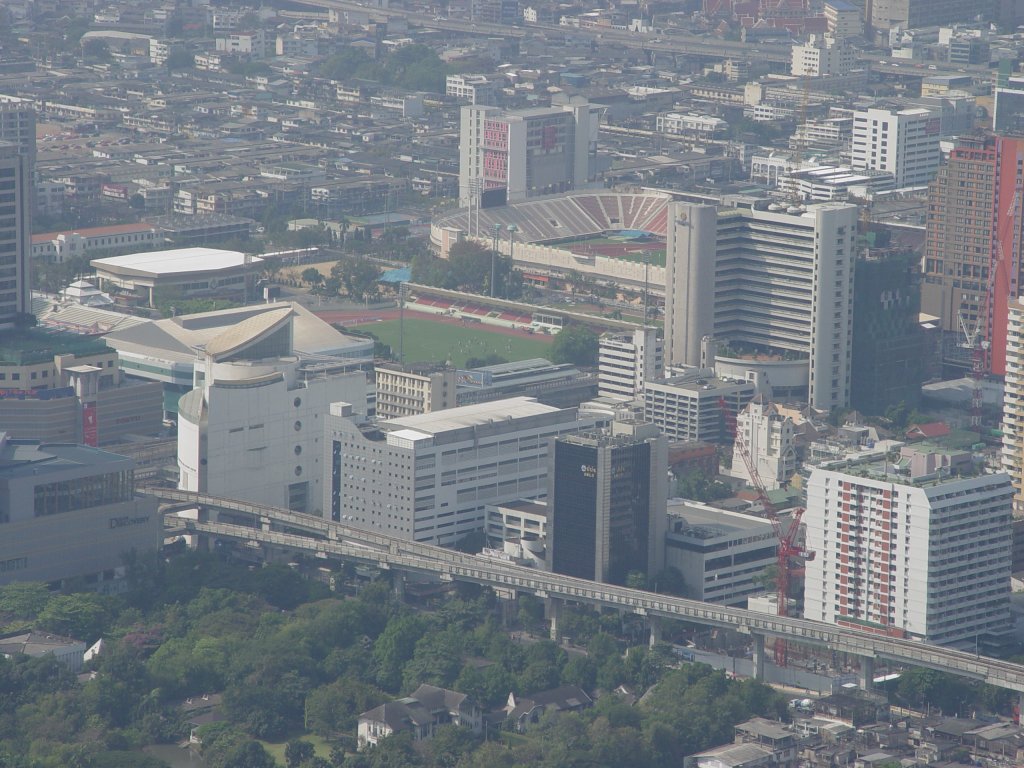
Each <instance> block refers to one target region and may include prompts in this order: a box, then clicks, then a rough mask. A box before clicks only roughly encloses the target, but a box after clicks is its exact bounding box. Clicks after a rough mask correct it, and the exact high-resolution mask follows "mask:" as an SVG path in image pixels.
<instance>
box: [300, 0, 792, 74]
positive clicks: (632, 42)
mask: <svg viewBox="0 0 1024 768" xmlns="http://www.w3.org/2000/svg"><path fill="white" fill-rule="evenodd" d="M301 2H302V4H303V5H309V6H313V7H316V8H323V9H325V10H336V11H360V12H363V13H369V14H371V15H373V16H376V17H380V18H382V19H385V18H387V17H388V16H400V17H402V18H405V19H408V21H409V22H410V23H412V24H418V25H420V26H422V27H427V28H431V29H442V30H447V31H449V32H463V33H466V34H477V35H491V36H501V37H525V36H526V35H528V34H531V33H533V32H553V33H556V34H574V35H583V36H588V37H592V38H594V39H598V38H599V39H601V40H602V41H614V42H616V43H619V44H621V45H623V46H626V47H627V48H641V49H643V50H647V51H654V52H656V53H669V54H680V55H690V56H705V57H707V58H715V59H728V58H733V57H743V58H754V59H761V60H766V61H772V62H776V63H789V61H790V57H791V54H790V48H789V46H785V45H778V44H775V43H751V44H747V43H740V42H736V41H730V40H717V39H716V40H710V41H708V40H704V39H703V38H700V37H698V36H696V35H690V34H686V35H666V34H655V33H651V32H646V33H641V32H629V31H627V30H623V29H612V28H610V27H608V28H606V27H596V28H594V27H584V28H579V27H563V26H561V25H558V24H529V25H526V26H508V25H505V24H493V23H488V22H483V21H474V20H465V19H453V18H442V17H440V16H433V15H431V14H428V13H420V12H418V11H409V10H405V9H403V8H374V7H373V6H370V5H363V4H361V3H357V2H352V0H301Z"/></svg>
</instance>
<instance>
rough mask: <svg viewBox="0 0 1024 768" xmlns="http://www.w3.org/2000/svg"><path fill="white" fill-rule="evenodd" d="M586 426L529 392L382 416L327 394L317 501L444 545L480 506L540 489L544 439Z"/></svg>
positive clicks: (478, 521)
mask: <svg viewBox="0 0 1024 768" xmlns="http://www.w3.org/2000/svg"><path fill="white" fill-rule="evenodd" d="M595 425H596V420H595V419H593V418H591V417H587V416H581V415H580V414H579V413H578V412H577V410H576V409H575V408H553V407H551V406H548V405H541V404H540V403H538V402H537V401H536V400H534V399H533V398H529V397H514V398H509V399H506V400H496V401H494V402H489V403H479V404H477V405H466V406H460V407H458V408H448V409H447V410H443V411H437V412H434V413H424V414H420V415H418V416H406V417H403V418H399V419H389V420H367V419H365V418H360V417H359V416H358V414H353V413H352V412H351V408H350V406H349V404H348V403H345V402H335V403H332V405H331V410H330V415H329V416H328V417H327V420H326V430H327V432H326V439H325V441H324V443H325V445H324V450H325V456H324V466H325V468H326V473H327V477H326V482H325V484H324V485H325V487H324V500H323V505H324V509H325V511H326V514H329V516H330V518H331V519H332V520H345V521H351V522H352V523H353V524H354V525H358V526H361V527H363V528H373V529H375V530H378V531H382V532H384V533H388V534H391V535H393V536H401V537H403V538H406V539H409V540H410V541H423V542H429V543H431V544H454V543H455V542H457V541H458V540H459V539H461V538H462V537H464V536H465V535H466V534H469V533H476V532H482V531H483V530H484V525H485V508H486V507H487V506H488V505H494V504H504V503H507V502H510V501H515V500H516V499H537V498H543V497H544V495H545V494H546V493H547V489H548V442H549V439H550V438H553V437H557V436H560V435H565V434H571V433H574V432H578V431H580V430H582V429H593V428H594V427H595Z"/></svg>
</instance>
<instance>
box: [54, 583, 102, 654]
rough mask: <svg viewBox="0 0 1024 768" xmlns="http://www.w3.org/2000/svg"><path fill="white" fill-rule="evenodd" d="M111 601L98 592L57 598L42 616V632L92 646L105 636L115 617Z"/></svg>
mask: <svg viewBox="0 0 1024 768" xmlns="http://www.w3.org/2000/svg"><path fill="white" fill-rule="evenodd" d="M112 607H113V606H112V601H111V600H110V598H107V597H103V596H102V595H98V594H96V593H95V592H78V593H75V594H71V595H57V596H55V597H53V598H52V599H51V600H50V601H49V602H48V603H47V604H46V607H45V608H44V609H43V610H42V611H41V612H40V614H39V619H38V624H39V626H40V628H42V629H46V630H49V631H50V632H55V633H57V634H59V635H65V636H67V637H73V638H76V639H78V640H84V641H86V642H92V641H94V640H96V639H97V638H99V637H100V635H102V634H103V630H104V629H106V627H107V624H108V623H109V621H110V619H111V615H112Z"/></svg>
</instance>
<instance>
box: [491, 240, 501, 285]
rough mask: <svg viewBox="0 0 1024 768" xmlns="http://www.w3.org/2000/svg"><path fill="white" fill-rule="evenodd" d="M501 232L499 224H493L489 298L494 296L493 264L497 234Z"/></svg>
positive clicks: (496, 251)
mask: <svg viewBox="0 0 1024 768" xmlns="http://www.w3.org/2000/svg"><path fill="white" fill-rule="evenodd" d="M500 234H501V224H495V225H494V242H493V243H492V246H493V247H492V248H491V298H492V299H493V298H494V265H495V261H496V260H497V258H498V236H499V235H500Z"/></svg>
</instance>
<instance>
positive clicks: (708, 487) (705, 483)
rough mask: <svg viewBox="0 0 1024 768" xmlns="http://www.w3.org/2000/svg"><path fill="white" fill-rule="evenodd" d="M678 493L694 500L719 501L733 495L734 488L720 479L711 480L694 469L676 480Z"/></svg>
mask: <svg viewBox="0 0 1024 768" xmlns="http://www.w3.org/2000/svg"><path fill="white" fill-rule="evenodd" d="M676 493H678V494H679V495H680V496H681V497H682V498H684V499H693V500H694V501H703V502H708V501H718V500H719V499H728V498H729V497H730V496H732V488H730V487H729V486H728V485H726V484H725V483H723V482H721V481H720V480H713V479H712V480H709V479H708V478H707V477H705V476H704V475H703V474H701V473H700V472H698V471H696V470H694V471H692V472H689V473H687V474H686V475H684V476H683V477H680V478H679V479H678V480H677V481H676Z"/></svg>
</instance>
